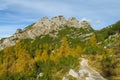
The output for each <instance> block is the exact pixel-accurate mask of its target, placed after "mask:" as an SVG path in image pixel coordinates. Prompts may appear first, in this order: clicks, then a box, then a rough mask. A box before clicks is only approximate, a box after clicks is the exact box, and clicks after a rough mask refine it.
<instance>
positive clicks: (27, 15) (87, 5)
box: [0, 0, 120, 38]
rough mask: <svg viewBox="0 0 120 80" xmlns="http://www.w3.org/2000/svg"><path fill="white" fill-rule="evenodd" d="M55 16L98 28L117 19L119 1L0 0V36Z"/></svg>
mask: <svg viewBox="0 0 120 80" xmlns="http://www.w3.org/2000/svg"><path fill="white" fill-rule="evenodd" d="M59 15H63V16H64V17H66V19H68V18H70V17H76V18H77V19H78V20H81V19H84V20H87V21H89V22H90V24H91V26H92V27H93V28H94V29H96V30H99V29H102V28H103V27H106V26H108V25H111V24H113V23H115V22H117V21H118V20H120V0H0V38H3V37H8V36H11V35H12V34H13V33H15V31H16V29H18V28H21V29H24V28H25V27H26V26H28V25H30V24H32V23H34V22H36V21H37V20H39V19H41V18H43V17H45V16H47V17H48V18H52V17H55V16H59Z"/></svg>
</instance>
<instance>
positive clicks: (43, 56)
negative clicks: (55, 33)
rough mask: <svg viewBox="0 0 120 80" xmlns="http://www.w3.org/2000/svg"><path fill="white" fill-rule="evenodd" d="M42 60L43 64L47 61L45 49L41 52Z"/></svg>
mask: <svg viewBox="0 0 120 80" xmlns="http://www.w3.org/2000/svg"><path fill="white" fill-rule="evenodd" d="M42 60H43V61H45V62H46V61H47V60H48V54H47V50H46V49H44V50H43V53H42Z"/></svg>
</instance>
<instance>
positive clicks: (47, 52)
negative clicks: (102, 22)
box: [0, 16, 120, 80]
mask: <svg viewBox="0 0 120 80" xmlns="http://www.w3.org/2000/svg"><path fill="white" fill-rule="evenodd" d="M116 24H117V25H116ZM116 24H114V25H115V26H113V27H112V28H105V29H104V31H103V30H101V31H95V30H93V29H92V28H91V26H90V24H89V23H88V22H86V21H77V20H76V19H75V18H70V19H68V20H66V19H65V18H64V17H62V16H58V17H54V18H52V19H51V20H49V19H48V18H46V17H45V18H43V19H41V20H40V21H38V22H36V23H34V24H32V25H30V26H28V27H26V28H25V29H24V30H21V29H18V30H17V31H16V33H15V34H14V35H13V36H11V37H9V38H6V39H2V40H1V42H0V47H1V51H0V80H62V78H63V77H64V76H65V75H66V74H67V73H68V72H69V70H70V69H75V70H79V58H86V59H88V62H89V64H90V66H91V67H92V68H93V69H95V70H96V71H97V72H99V73H100V74H101V75H102V76H103V77H105V78H106V79H109V80H115V78H114V77H117V76H119V70H118V69H119V58H120V57H118V56H119V54H120V49H119V48H120V46H119V45H120V43H119V40H120V35H119V30H118V29H116V28H119V25H118V24H119V23H116ZM111 29H114V30H113V32H114V34H109V33H108V32H110V31H111ZM102 32H103V33H102ZM100 33H102V34H100ZM104 33H106V34H107V37H106V38H105V36H104ZM99 36H101V37H102V36H103V37H102V38H99ZM12 42H14V44H13V43H12ZM108 45H110V46H108ZM86 76H87V75H86ZM70 79H73V78H71V77H70ZM83 80H85V79H83Z"/></svg>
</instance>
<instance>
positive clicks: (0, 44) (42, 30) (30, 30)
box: [0, 16, 91, 50]
mask: <svg viewBox="0 0 120 80" xmlns="http://www.w3.org/2000/svg"><path fill="white" fill-rule="evenodd" d="M64 26H69V27H74V28H83V29H90V28H91V26H90V24H89V23H88V22H87V21H78V20H76V19H75V18H74V17H72V18H70V19H68V20H66V19H65V18H64V17H63V16H57V17H53V18H52V19H48V18H47V17H44V18H43V19H41V20H39V21H37V22H36V23H33V24H32V25H30V26H28V27H26V28H25V29H24V30H21V29H17V30H16V32H15V34H13V35H12V36H11V37H9V38H3V39H2V40H1V41H0V50H2V49H4V48H5V47H7V46H12V45H15V44H16V43H17V41H18V40H21V39H27V38H30V39H35V38H36V37H37V36H40V35H46V34H49V33H50V32H52V31H54V30H59V29H62V28H64Z"/></svg>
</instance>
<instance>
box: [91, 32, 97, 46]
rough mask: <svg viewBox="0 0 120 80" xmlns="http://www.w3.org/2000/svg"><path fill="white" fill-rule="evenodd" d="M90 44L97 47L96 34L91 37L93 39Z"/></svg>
mask: <svg viewBox="0 0 120 80" xmlns="http://www.w3.org/2000/svg"><path fill="white" fill-rule="evenodd" d="M89 41H90V44H91V45H92V46H96V45H97V39H96V36H95V34H93V35H92V36H91V38H90V40H89Z"/></svg>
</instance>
